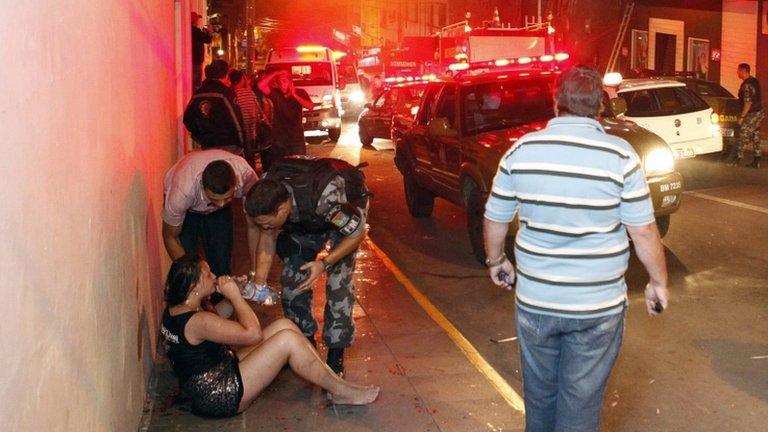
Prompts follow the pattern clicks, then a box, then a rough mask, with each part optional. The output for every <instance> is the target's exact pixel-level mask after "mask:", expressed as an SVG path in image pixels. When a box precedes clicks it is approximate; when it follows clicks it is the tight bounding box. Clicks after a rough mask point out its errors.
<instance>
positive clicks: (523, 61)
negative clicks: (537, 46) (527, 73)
mask: <svg viewBox="0 0 768 432" xmlns="http://www.w3.org/2000/svg"><path fill="white" fill-rule="evenodd" d="M531 62H533V59H532V58H530V57H520V58H519V59H517V63H518V64H528V63H531Z"/></svg>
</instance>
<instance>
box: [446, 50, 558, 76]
mask: <svg viewBox="0 0 768 432" xmlns="http://www.w3.org/2000/svg"><path fill="white" fill-rule="evenodd" d="M570 57H571V56H570V55H569V54H567V53H557V54H544V55H541V56H537V57H517V58H502V59H497V60H486V61H480V62H472V63H466V62H460V63H453V64H451V65H449V66H448V69H449V70H451V71H454V72H458V71H465V70H468V69H487V68H503V67H507V66H514V65H521V66H525V65H535V64H543V63H562V62H564V61H566V60H568V59H569V58H570Z"/></svg>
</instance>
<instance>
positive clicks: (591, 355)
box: [517, 308, 626, 432]
mask: <svg viewBox="0 0 768 432" xmlns="http://www.w3.org/2000/svg"><path fill="white" fill-rule="evenodd" d="M625 311H626V308H625V310H623V311H622V312H621V313H619V314H615V315H610V316H605V317H600V318H587V319H577V318H559V317H555V316H550V315H543V314H538V313H532V312H527V311H524V310H521V309H520V308H517V335H518V338H519V341H520V357H521V360H522V366H523V392H524V393H523V394H524V399H525V431H526V432H545V431H546V432H551V431H557V432H566V431H567V432H573V431H579V432H586V431H598V430H600V410H601V408H602V403H603V395H604V393H605V385H606V383H607V381H608V376H609V375H610V373H611V369H612V368H613V364H614V362H615V361H616V357H617V356H618V354H619V349H620V348H621V340H622V336H623V334H624V314H625Z"/></svg>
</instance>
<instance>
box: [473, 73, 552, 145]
mask: <svg viewBox="0 0 768 432" xmlns="http://www.w3.org/2000/svg"><path fill="white" fill-rule="evenodd" d="M552 91H553V81H552V80H551V79H544V78H530V79H520V78H514V79H509V80H505V81H498V82H489V83H482V84H476V85H473V86H470V87H467V88H465V89H464V93H463V95H462V104H461V105H462V106H463V107H464V112H463V113H462V119H463V122H464V129H465V130H466V131H467V133H468V134H477V133H481V132H489V131H494V130H499V129H507V128H510V127H515V126H522V125H525V124H528V123H535V122H542V121H548V120H550V119H551V118H553V117H554V116H555V111H554V107H553V101H552Z"/></svg>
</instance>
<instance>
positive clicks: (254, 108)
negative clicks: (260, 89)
mask: <svg viewBox="0 0 768 432" xmlns="http://www.w3.org/2000/svg"><path fill="white" fill-rule="evenodd" d="M229 81H230V82H231V83H232V88H233V89H234V91H235V103H236V104H237V106H238V108H239V109H240V112H241V113H242V115H243V130H244V135H245V146H244V154H245V160H246V161H248V164H249V165H250V166H251V167H252V168H253V169H254V170H255V169H256V166H255V159H256V154H257V153H261V163H262V167H263V169H264V170H267V169H269V162H270V161H269V160H268V159H269V157H268V156H269V154H268V151H267V148H266V146H267V145H268V143H266V142H265V141H266V139H265V138H266V137H264V136H259V135H263V133H264V131H266V130H268V128H269V126H266V125H265V123H267V117H266V114H265V113H264V110H263V109H262V107H261V104H260V103H259V100H258V98H257V97H256V94H255V93H254V92H253V90H251V86H250V83H249V82H248V78H247V76H246V75H245V73H243V71H239V70H232V71H231V72H230V73H229ZM260 131H262V132H261V133H260Z"/></svg>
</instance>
